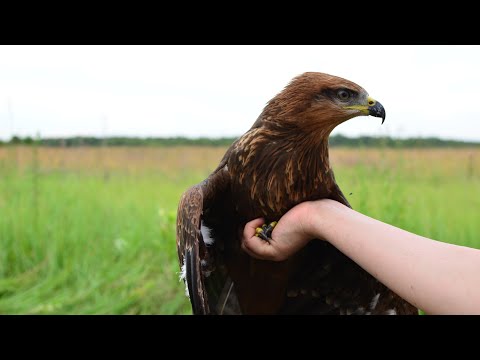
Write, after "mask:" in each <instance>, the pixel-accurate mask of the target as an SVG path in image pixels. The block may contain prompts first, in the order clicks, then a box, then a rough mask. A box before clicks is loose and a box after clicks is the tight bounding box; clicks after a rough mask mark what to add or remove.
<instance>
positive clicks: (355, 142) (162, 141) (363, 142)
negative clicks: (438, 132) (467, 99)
mask: <svg viewBox="0 0 480 360" xmlns="http://www.w3.org/2000/svg"><path fill="white" fill-rule="evenodd" d="M235 140H236V138H235V137H224V138H196V139H195V138H186V137H168V138H160V137H146V138H140V137H106V138H101V137H88V136H87V137H85V136H75V137H67V138H32V137H30V136H27V137H23V138H22V137H20V136H13V137H12V138H11V139H10V140H9V141H1V140H0V146H2V145H40V146H51V147H78V146H181V145H183V146H188V145H195V146H229V145H230V144H232V143H233V142H234V141H235ZM330 146H344V147H391V148H403V147H471V146H480V142H471V141H459V140H445V139H440V138H436V137H425V138H407V139H397V138H392V137H374V136H358V137H348V136H344V135H341V134H338V135H333V136H330Z"/></svg>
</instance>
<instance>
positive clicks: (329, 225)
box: [306, 199, 349, 242]
mask: <svg viewBox="0 0 480 360" xmlns="http://www.w3.org/2000/svg"><path fill="white" fill-rule="evenodd" d="M309 205H310V209H309V215H308V217H307V220H308V222H307V223H308V225H307V226H306V231H308V232H309V233H310V234H311V235H312V236H314V237H316V238H318V239H322V240H326V241H328V242H331V240H332V239H333V235H334V233H335V229H338V223H339V220H338V219H339V217H340V216H342V215H345V214H344V213H345V210H348V209H349V208H348V207H346V206H345V205H343V204H341V203H339V202H338V201H335V200H331V199H322V200H317V201H311V202H310V204H309Z"/></svg>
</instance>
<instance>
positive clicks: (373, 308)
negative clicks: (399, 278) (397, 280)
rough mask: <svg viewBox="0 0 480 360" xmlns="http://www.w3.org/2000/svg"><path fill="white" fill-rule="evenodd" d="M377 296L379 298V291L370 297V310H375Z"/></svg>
mask: <svg viewBox="0 0 480 360" xmlns="http://www.w3.org/2000/svg"><path fill="white" fill-rule="evenodd" d="M379 298H380V293H378V294H377V295H375V296H374V297H373V298H372V301H371V302H370V310H375V308H376V307H377V304H378V299H379Z"/></svg>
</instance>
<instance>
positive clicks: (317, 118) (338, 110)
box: [265, 72, 385, 133]
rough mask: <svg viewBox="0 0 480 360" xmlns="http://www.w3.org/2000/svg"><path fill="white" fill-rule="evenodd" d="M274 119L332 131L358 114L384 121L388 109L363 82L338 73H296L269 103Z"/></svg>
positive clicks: (268, 106)
mask: <svg viewBox="0 0 480 360" xmlns="http://www.w3.org/2000/svg"><path fill="white" fill-rule="evenodd" d="M265 110H268V111H267V112H268V113H271V112H274V113H276V114H275V115H276V116H274V117H271V119H272V120H273V119H278V121H282V122H284V123H288V124H290V125H295V126H299V127H303V128H305V129H308V130H311V131H314V130H315V129H321V130H323V131H326V132H327V133H329V132H330V131H331V130H333V128H334V127H335V126H337V125H339V124H341V123H342V122H344V121H346V120H348V119H351V118H353V117H356V116H362V115H372V116H376V117H381V118H382V124H383V122H384V121H385V109H384V108H383V106H382V104H380V103H379V102H378V101H376V100H375V99H373V98H372V97H370V96H369V95H368V93H367V92H366V91H365V89H363V88H362V87H361V86H359V85H357V84H355V83H353V82H351V81H349V80H346V79H342V78H340V77H337V76H333V75H329V74H324V73H318V72H306V73H304V74H302V75H299V76H297V77H295V78H294V79H293V80H292V81H291V82H290V83H289V84H288V85H287V86H286V87H285V89H284V90H283V91H282V92H280V93H279V94H278V95H277V96H275V97H274V98H273V99H272V100H271V101H270V102H269V103H268V105H267V107H266V109H265Z"/></svg>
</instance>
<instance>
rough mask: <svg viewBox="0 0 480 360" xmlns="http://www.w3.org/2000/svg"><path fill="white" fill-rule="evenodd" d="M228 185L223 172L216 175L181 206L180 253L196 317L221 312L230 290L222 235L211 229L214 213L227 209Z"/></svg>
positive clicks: (193, 190)
mask: <svg viewBox="0 0 480 360" xmlns="http://www.w3.org/2000/svg"><path fill="white" fill-rule="evenodd" d="M227 184H228V180H226V177H225V176H224V175H223V174H222V171H217V172H216V173H214V174H212V175H211V176H210V177H209V178H208V179H206V180H205V181H203V182H202V183H200V184H198V185H195V186H193V187H191V188H190V189H188V190H187V191H185V193H184V194H183V195H182V198H181V199H180V203H179V206H178V212H177V236H176V237H177V252H178V258H179V261H180V265H181V278H182V279H183V280H184V281H185V283H186V292H187V295H188V296H189V298H190V302H191V304H192V310H193V313H194V314H212V313H216V312H218V304H219V302H221V301H222V300H221V299H222V298H224V297H225V293H226V292H228V291H229V290H231V286H230V288H229V285H228V281H229V279H228V277H227V276H226V271H225V270H224V266H223V265H224V264H223V258H222V255H221V254H220V251H221V249H220V248H221V244H219V243H220V241H218V242H217V240H220V239H218V237H219V236H220V235H218V232H216V231H215V229H214V228H211V227H209V226H212V225H211V224H212V220H211V218H212V213H213V214H215V213H218V212H219V208H220V209H221V208H222V207H223V206H225V205H224V202H225V199H224V195H225V189H226V188H228V186H227ZM213 223H215V220H213ZM223 306H224V307H225V304H223Z"/></svg>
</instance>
